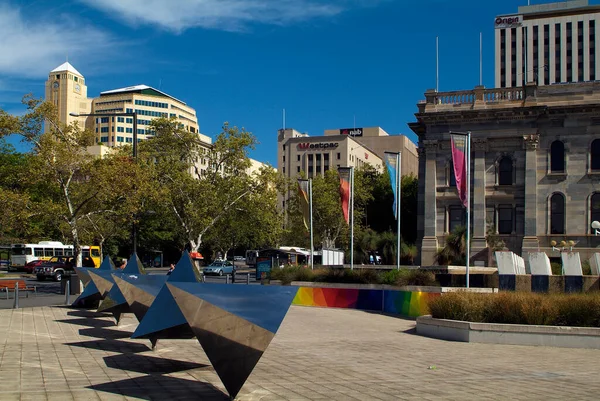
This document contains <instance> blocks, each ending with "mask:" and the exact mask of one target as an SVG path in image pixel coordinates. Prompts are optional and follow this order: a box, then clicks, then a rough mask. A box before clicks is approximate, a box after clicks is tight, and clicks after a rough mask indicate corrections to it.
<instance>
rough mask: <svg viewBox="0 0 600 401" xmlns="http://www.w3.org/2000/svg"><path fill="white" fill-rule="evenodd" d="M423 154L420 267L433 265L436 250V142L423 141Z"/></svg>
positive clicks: (437, 145)
mask: <svg viewBox="0 0 600 401" xmlns="http://www.w3.org/2000/svg"><path fill="white" fill-rule="evenodd" d="M422 144H423V148H424V150H423V153H424V154H421V156H422V157H423V156H424V157H425V183H424V184H425V191H424V197H423V201H424V202H423V241H422V242H421V266H432V265H433V264H435V254H436V252H437V249H438V241H437V224H436V222H437V202H436V197H437V191H436V189H437V178H436V164H437V151H438V147H439V144H438V141H436V140H424V141H423V143H422Z"/></svg>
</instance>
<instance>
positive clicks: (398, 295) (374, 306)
mask: <svg viewBox="0 0 600 401" xmlns="http://www.w3.org/2000/svg"><path fill="white" fill-rule="evenodd" d="M440 295H441V293H437V292H412V291H394V290H378V289H353V288H315V287H300V288H299V289H298V293H297V294H296V297H295V298H294V301H293V302H292V304H293V305H300V306H318V307H325V308H348V309H359V310H370V311H382V312H384V313H391V314H396V315H402V316H407V317H419V316H422V315H426V314H428V313H429V312H428V309H427V303H428V302H429V300H430V299H432V298H435V297H438V296H440Z"/></svg>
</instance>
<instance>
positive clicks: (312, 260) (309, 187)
mask: <svg viewBox="0 0 600 401" xmlns="http://www.w3.org/2000/svg"><path fill="white" fill-rule="evenodd" d="M308 194H309V197H310V200H309V204H308V205H309V211H310V269H311V270H314V269H315V264H314V258H315V244H314V242H313V204H312V202H313V200H312V199H313V197H312V178H311V179H309V180H308ZM321 263H322V262H321Z"/></svg>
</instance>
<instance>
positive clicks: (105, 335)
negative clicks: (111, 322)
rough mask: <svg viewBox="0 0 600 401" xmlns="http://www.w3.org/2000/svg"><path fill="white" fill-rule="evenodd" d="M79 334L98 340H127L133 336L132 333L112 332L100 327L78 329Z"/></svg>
mask: <svg viewBox="0 0 600 401" xmlns="http://www.w3.org/2000/svg"><path fill="white" fill-rule="evenodd" d="M79 334H80V335H82V336H86V337H94V338H100V339H103V340H109V339H112V340H116V339H120V338H129V337H131V335H132V334H133V332H132V331H122V330H112V329H105V328H102V327H92V328H89V329H80V330H79Z"/></svg>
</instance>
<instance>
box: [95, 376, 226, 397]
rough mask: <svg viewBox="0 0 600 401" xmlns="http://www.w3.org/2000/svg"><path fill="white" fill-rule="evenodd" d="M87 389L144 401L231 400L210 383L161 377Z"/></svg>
mask: <svg viewBox="0 0 600 401" xmlns="http://www.w3.org/2000/svg"><path fill="white" fill-rule="evenodd" d="M87 388H89V389H92V390H96V391H103V392H106V393H112V394H117V395H121V396H125V397H132V398H139V399H142V400H168V399H179V398H181V397H184V398H185V399H190V400H215V401H216V400H219V401H221V400H230V397H229V396H228V395H227V394H225V393H224V392H223V391H221V390H219V389H218V388H216V387H215V386H213V385H212V384H210V383H205V382H200V381H195V380H187V379H180V378H176V377H170V376H161V375H150V376H143V377H139V378H135V379H125V380H119V381H116V382H108V383H102V384H95V385H92V386H88V387H87Z"/></svg>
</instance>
